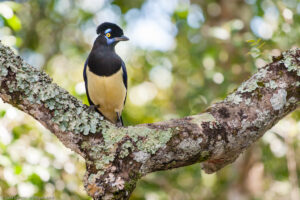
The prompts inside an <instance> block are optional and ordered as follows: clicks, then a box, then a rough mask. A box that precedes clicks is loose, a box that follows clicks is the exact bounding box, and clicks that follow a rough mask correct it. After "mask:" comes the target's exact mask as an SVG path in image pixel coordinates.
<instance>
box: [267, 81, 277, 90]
mask: <svg viewBox="0 0 300 200" xmlns="http://www.w3.org/2000/svg"><path fill="white" fill-rule="evenodd" d="M266 87H268V88H271V89H276V88H277V87H278V85H277V83H276V82H275V81H273V80H271V81H269V82H268V83H266Z"/></svg>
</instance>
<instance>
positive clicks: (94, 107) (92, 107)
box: [87, 105, 99, 112]
mask: <svg viewBox="0 0 300 200" xmlns="http://www.w3.org/2000/svg"><path fill="white" fill-rule="evenodd" d="M98 107H99V105H90V106H89V107H88V110H87V111H88V112H92V111H96V109H97V108H98Z"/></svg>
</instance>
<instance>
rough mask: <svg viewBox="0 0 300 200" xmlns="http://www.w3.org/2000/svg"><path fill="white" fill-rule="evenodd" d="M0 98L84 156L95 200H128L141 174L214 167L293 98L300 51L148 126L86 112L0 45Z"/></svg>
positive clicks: (291, 106)
mask: <svg viewBox="0 0 300 200" xmlns="http://www.w3.org/2000/svg"><path fill="white" fill-rule="evenodd" d="M0 85H1V86H0V97H1V98H2V99H3V101H4V102H6V103H9V104H11V105H13V106H15V107H17V108H18V109H20V110H22V111H24V112H25V113H27V114H29V115H31V116H32V117H34V118H35V119H36V120H38V121H39V122H40V123H42V124H43V125H44V126H45V127H46V128H48V129H49V130H50V131H51V132H52V133H54V134H55V135H56V136H57V137H58V138H59V139H60V141H61V142H62V143H63V144H64V145H65V146H67V147H68V148H70V149H72V150H73V151H75V152H76V153H78V154H80V155H81V156H82V157H83V158H84V159H85V161H86V175H85V177H84V185H85V188H86V191H87V193H88V194H89V195H90V196H91V197H93V198H94V199H128V198H129V197H130V194H131V193H132V191H133V190H134V188H135V185H136V182H137V180H138V179H139V178H141V177H142V176H144V175H146V174H148V173H151V172H154V171H158V170H166V169H172V168H177V167H182V166H186V165H191V164H193V163H198V162H199V163H201V164H202V167H203V169H204V170H205V172H207V173H213V172H216V171H217V170H219V169H221V168H222V167H224V166H225V165H227V164H230V163H232V162H234V161H235V160H236V158H237V157H238V156H239V155H240V154H241V153H242V152H243V151H244V150H245V149H246V148H247V147H249V146H250V145H251V144H252V143H254V142H255V141H256V140H257V139H259V138H260V137H261V136H262V135H263V134H264V133H265V132H266V131H267V130H268V129H270V128H271V127H272V126H273V125H274V124H275V123H276V122H277V121H278V120H280V119H281V118H283V117H284V116H285V115H287V114H288V113H290V112H292V111H293V110H295V109H296V108H297V106H298V104H299V99H300V90H299V88H300V49H292V50H288V51H286V52H284V53H283V54H282V55H281V56H280V57H276V58H273V61H272V62H271V63H270V64H268V65H266V66H265V67H263V68H260V69H259V70H258V72H257V73H255V74H254V75H253V76H252V77H251V78H250V79H249V80H247V81H245V82H244V83H242V84H241V86H240V87H239V88H238V89H237V90H236V91H234V92H233V93H231V94H229V95H228V97H227V98H226V99H225V100H223V101H221V102H218V103H216V104H213V105H212V106H211V107H209V108H208V109H207V110H206V112H204V113H201V114H198V115H193V116H188V117H185V118H182V119H174V120H169V121H165V122H158V123H153V124H141V125H137V126H129V127H116V126H115V125H113V124H111V123H109V122H108V121H106V120H104V119H103V117H102V116H100V115H99V114H98V113H97V112H94V111H92V112H89V111H88V110H87V106H86V105H83V104H82V103H81V102H80V101H78V100H77V99H76V98H75V97H73V96H71V95H70V94H69V93H68V92H67V91H66V90H64V89H62V88H60V87H59V86H57V85H56V84H55V83H52V79H51V78H49V76H48V75H47V74H45V73H44V72H42V71H39V70H38V69H36V68H34V67H32V66H30V65H29V64H27V63H25V62H24V61H23V60H22V59H21V58H20V57H19V56H17V55H15V54H14V53H13V52H12V51H11V50H10V48H8V47H6V46H4V45H2V44H1V43H0Z"/></svg>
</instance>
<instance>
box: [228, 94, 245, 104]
mask: <svg viewBox="0 0 300 200" xmlns="http://www.w3.org/2000/svg"><path fill="white" fill-rule="evenodd" d="M225 101H227V102H232V103H234V104H236V105H238V104H240V103H241V102H242V101H243V99H242V97H241V95H240V94H236V93H233V94H230V95H229V96H228V97H227V98H226V99H225Z"/></svg>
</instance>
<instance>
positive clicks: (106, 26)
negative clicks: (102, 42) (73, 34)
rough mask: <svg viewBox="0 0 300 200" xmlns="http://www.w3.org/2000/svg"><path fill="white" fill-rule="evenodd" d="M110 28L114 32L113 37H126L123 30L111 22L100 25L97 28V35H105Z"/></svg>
mask: <svg viewBox="0 0 300 200" xmlns="http://www.w3.org/2000/svg"><path fill="white" fill-rule="evenodd" d="M109 28H110V29H111V30H112V31H111V34H112V37H120V36H122V35H124V33H123V30H122V29H121V28H120V27H119V26H118V25H116V24H113V23H110V22H104V23H102V24H100V25H99V26H98V28H97V34H101V35H104V32H105V31H106V30H107V29H109Z"/></svg>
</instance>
